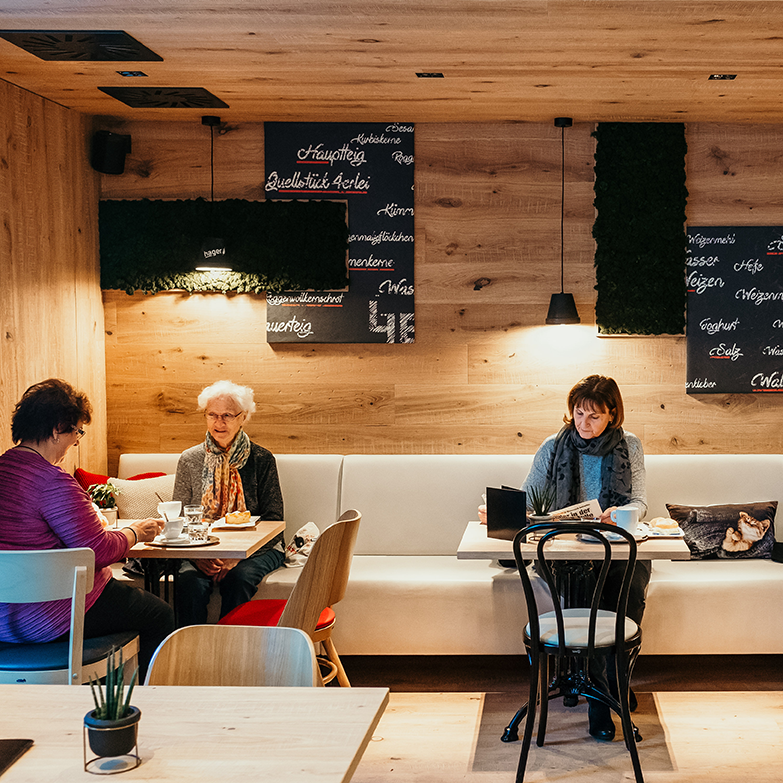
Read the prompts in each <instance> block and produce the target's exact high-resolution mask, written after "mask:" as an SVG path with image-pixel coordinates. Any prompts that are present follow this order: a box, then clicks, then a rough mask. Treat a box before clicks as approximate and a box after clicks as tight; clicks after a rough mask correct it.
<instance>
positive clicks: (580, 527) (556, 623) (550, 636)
mask: <svg viewBox="0 0 783 783" xmlns="http://www.w3.org/2000/svg"><path fill="white" fill-rule="evenodd" d="M528 533H539V534H540V535H541V538H540V539H539V540H538V546H537V553H536V560H537V561H538V571H539V573H540V574H541V575H542V576H543V578H544V580H545V581H546V584H547V586H548V588H549V595H550V596H551V597H552V605H553V606H554V609H553V610H552V611H544V612H543V613H541V610H540V609H539V607H538V605H537V603H536V596H535V592H534V590H533V585H532V583H531V579H530V575H529V574H528V572H527V569H526V568H525V562H524V560H525V558H527V559H528V560H529V559H530V554H529V553H526V554H525V555H524V556H523V555H522V553H521V551H520V544H521V543H522V542H524V541H525V536H526V535H527V534H528ZM606 533H613V534H615V536H621V537H622V539H624V540H619V541H618V542H617V543H615V544H612V543H611V542H610V541H609V539H608V538H607V537H606V536H605V534H606ZM573 534H576V535H578V536H579V537H580V538H582V539H583V540H586V541H588V542H593V544H594V545H595V549H596V554H595V557H594V558H591V560H593V562H594V567H595V568H598V567H599V565H600V570H599V572H598V574H597V578H596V581H595V589H594V590H593V593H592V597H591V598H589V600H585V601H584V604H585V606H584V607H575V608H562V607H561V602H560V600H559V598H558V596H559V592H560V591H559V590H558V584H557V583H558V575H557V566H556V563H557V560H553V559H552V557H551V555H552V554H553V553H552V552H548V547H547V544H548V543H549V542H550V541H554V540H556V539H557V538H559V537H561V536H566V535H568V536H570V535H573ZM612 546H615V547H616V548H617V547H624V548H627V550H628V560H627V561H626V569H625V574H624V576H623V580H622V584H621V586H620V591H619V596H618V599H617V605H616V606H614V607H613V610H611V611H610V610H608V609H600V608H599V604H600V603H601V594H602V591H603V587H604V583H605V582H606V575H607V573H608V571H609V566H610V564H611V562H612ZM602 553H603V554H602ZM514 557H515V558H516V561H517V566H518V568H519V576H520V578H521V580H522V587H523V589H524V593H525V601H526V603H527V611H528V617H529V618H530V620H529V622H528V624H527V625H526V626H525V631H524V641H525V648H526V649H527V654H528V658H529V660H530V697H529V701H528V706H527V716H526V721H525V731H524V736H523V738H522V750H521V752H520V756H519V766H518V768H517V778H516V780H517V783H522V781H523V780H524V777H525V767H526V766H527V758H528V754H529V752H530V741H531V739H532V737H533V724H534V721H535V714H536V707H537V706H539V707H540V715H539V721H538V737H537V739H536V744H537V745H538V746H539V747H540V746H542V745H543V744H544V736H545V734H546V720H547V705H548V702H549V697H550V694H553V695H561V694H564V693H567V694H572V695H574V696H578V695H584V696H588V697H590V698H593V699H596V700H598V701H601V702H603V703H604V704H607V705H608V706H609V707H610V708H611V709H612V710H614V711H615V712H616V713H617V714H618V715H619V716H620V719H621V721H622V727H623V737H624V740H625V746H626V748H627V749H628V752H629V753H630V755H631V762H632V764H633V770H634V774H635V776H636V781H637V783H643V778H642V768H641V765H640V764H639V752H638V750H637V747H636V742H637V741H638V740H639V739H641V737H640V736H639V734H638V731H637V730H636V727H635V726H634V725H633V723H632V722H631V712H630V709H629V706H628V690H629V683H630V679H631V671H632V669H633V664H634V663H635V662H636V658H637V656H638V654H639V648H640V646H641V643H642V631H641V628H639V626H638V625H637V624H636V623H635V622H634V621H633V620H631V619H629V618H627V617H626V616H625V612H626V607H627V604H628V591H629V589H630V584H631V575H632V574H633V569H634V565H635V564H636V541H635V539H634V537H633V536H632V535H631V534H630V533H628V532H626V531H625V530H623V529H621V528H619V527H616V526H615V525H606V524H603V523H600V522H590V523H584V522H562V523H558V522H541V523H537V524H533V525H529V526H528V527H526V528H523V529H522V530H520V531H519V533H517V535H516V537H515V538H514ZM601 557H603V560H600V558H601ZM553 565H554V567H553ZM586 587H587V586H586ZM586 597H587V596H586ZM549 608H550V607H549V606H547V607H546V609H547V610H548V609H549ZM611 653H614V654H615V659H616V666H615V671H616V676H617V693H618V694H619V697H618V698H617V699H616V698H614V696H612V694H611V692H610V691H609V690H607V688H606V686H605V685H604V684H602V683H600V682H596V681H595V680H594V679H593V678H592V677H591V675H590V666H589V661H590V659H592V658H606V656H608V655H610V654H611ZM539 687H540V689H541V693H539Z"/></svg>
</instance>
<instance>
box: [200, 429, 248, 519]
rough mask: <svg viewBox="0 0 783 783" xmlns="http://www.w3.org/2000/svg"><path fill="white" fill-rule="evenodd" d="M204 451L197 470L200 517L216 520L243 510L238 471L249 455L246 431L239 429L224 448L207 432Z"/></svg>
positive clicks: (243, 503)
mask: <svg viewBox="0 0 783 783" xmlns="http://www.w3.org/2000/svg"><path fill="white" fill-rule="evenodd" d="M204 450H205V452H206V454H205V455H204V468H203V470H202V473H201V491H202V495H201V505H202V506H204V516H205V517H207V518H209V519H220V517H223V516H225V515H226V514H228V513H229V512H230V511H245V510H246V506H245V493H244V490H243V489H242V479H241V478H240V477H239V470H240V468H242V467H244V465H245V463H246V462H247V458H248V457H249V456H250V438H249V437H248V435H247V433H246V432H245V431H244V430H240V431H239V434H238V435H237V436H236V438H234V442H233V443H232V444H231V446H230V447H229V448H228V450H226V449H224V448H222V447H221V446H219V445H218V444H217V443H216V442H215V440H214V439H213V438H212V436H211V435H210V434H209V433H207V437H206V440H205V441H204Z"/></svg>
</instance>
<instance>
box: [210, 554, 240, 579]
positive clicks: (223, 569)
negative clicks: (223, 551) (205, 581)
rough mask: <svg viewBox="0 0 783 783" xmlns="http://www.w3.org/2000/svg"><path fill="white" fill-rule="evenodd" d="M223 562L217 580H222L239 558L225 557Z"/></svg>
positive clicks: (216, 576)
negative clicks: (230, 558)
mask: <svg viewBox="0 0 783 783" xmlns="http://www.w3.org/2000/svg"><path fill="white" fill-rule="evenodd" d="M221 563H222V566H221V568H220V573H218V574H216V575H215V581H216V582H222V581H223V579H224V578H225V576H226V574H227V573H228V572H229V571H230V570H231V569H232V568H234V567H235V566H236V565H237V564H238V563H239V560H229V559H223V560H221Z"/></svg>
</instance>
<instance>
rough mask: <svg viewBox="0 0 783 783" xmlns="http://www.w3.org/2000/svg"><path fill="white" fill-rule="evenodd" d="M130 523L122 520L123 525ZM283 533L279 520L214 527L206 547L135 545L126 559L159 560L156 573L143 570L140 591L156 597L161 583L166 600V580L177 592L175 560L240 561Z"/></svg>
mask: <svg viewBox="0 0 783 783" xmlns="http://www.w3.org/2000/svg"><path fill="white" fill-rule="evenodd" d="M132 521H134V520H122V523H123V524H127V523H128V522H132ZM283 530H285V522H283V521H281V520H263V519H262V520H259V521H257V522H256V523H255V525H254V526H253V527H243V528H238V529H236V530H231V529H228V528H222V527H215V528H214V529H213V530H211V531H210V538H213V539H217V540H216V541H214V542H212V543H208V544H206V545H201V544H199V545H195V544H194V545H190V546H166V545H159V544H153V543H143V542H139V543H137V544H136V545H135V546H132V547H131V548H130V551H129V553H128V557H135V558H139V559H141V560H160V561H161V567H160V568H158V569H154V570H153V569H145V572H144V587H145V589H147V590H149V591H150V592H152V593H154V594H155V595H160V584H161V582H162V583H163V589H164V592H163V598H164V599H165V600H166V601H168V600H169V578H168V577H169V576H171V584H172V586H173V592H174V593H176V591H177V577H178V574H179V563H178V562H177V561H179V560H212V559H225V560H244V559H245V558H248V557H250V556H251V555H252V554H253V553H254V552H257V551H258V550H259V549H260V548H261V547H262V546H264V544H267V543H269V542H270V541H271V540H272V539H273V538H274V537H275V536H276V535H277V534H278V533H281V532H282V531H283Z"/></svg>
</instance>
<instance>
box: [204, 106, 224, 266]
mask: <svg viewBox="0 0 783 783" xmlns="http://www.w3.org/2000/svg"><path fill="white" fill-rule="evenodd" d="M201 124H202V125H208V126H209V174H210V201H209V224H210V232H211V233H212V236H210V237H207V238H206V239H205V240H204V241H203V242H202V244H201V252H200V253H199V255H198V261H197V262H196V271H197V272H230V271H231V264H230V263H229V261H228V255H227V254H226V243H225V240H223V239H222V238H220V237H217V236H215V234H216V233H217V232H216V231H215V127H216V126H218V125H220V117H210V116H206V117H202V118H201Z"/></svg>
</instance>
